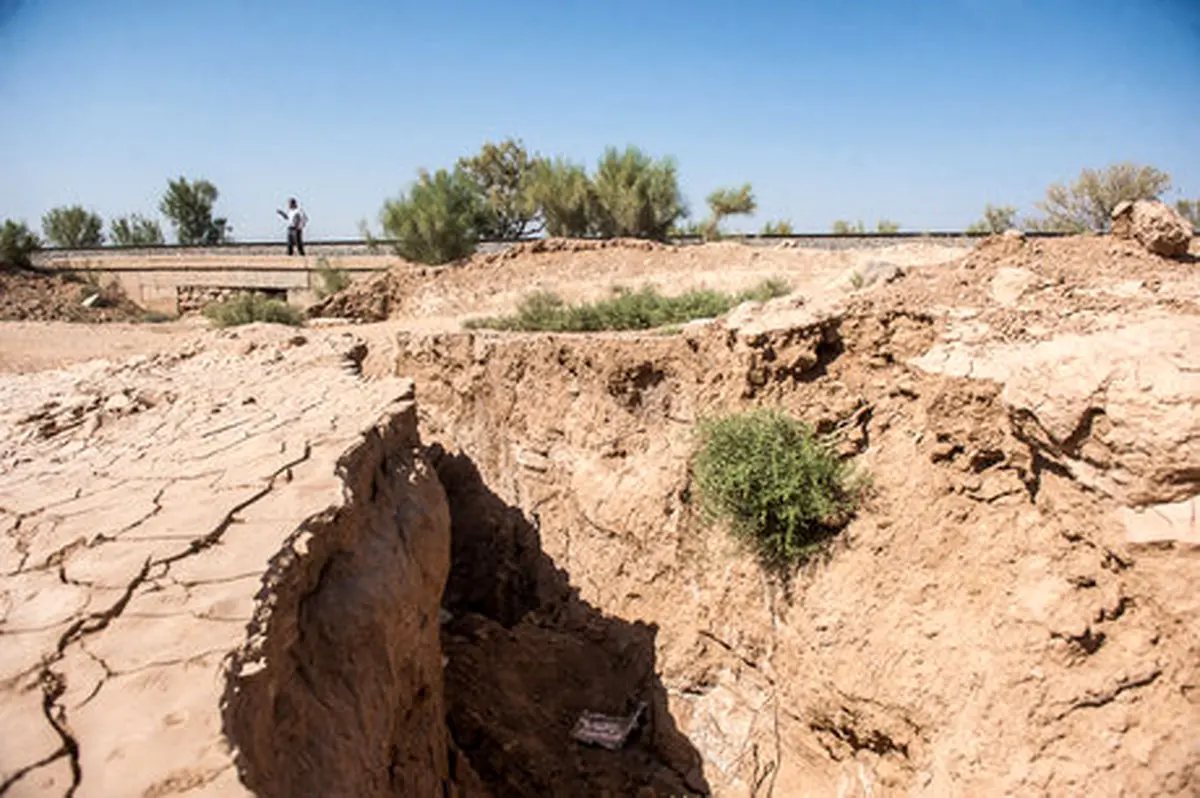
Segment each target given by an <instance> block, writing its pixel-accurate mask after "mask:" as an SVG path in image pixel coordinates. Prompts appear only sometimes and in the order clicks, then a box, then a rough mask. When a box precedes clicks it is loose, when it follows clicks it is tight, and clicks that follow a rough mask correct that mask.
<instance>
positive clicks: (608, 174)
mask: <svg viewBox="0 0 1200 798" xmlns="http://www.w3.org/2000/svg"><path fill="white" fill-rule="evenodd" d="M592 184H593V186H594V187H595V192H596V200H597V203H598V205H599V218H598V222H599V225H598V226H599V232H600V234H601V235H603V236H605V237H606V238H614V237H622V236H628V237H632V238H652V239H658V240H662V239H665V238H666V237H667V233H668V231H669V230H670V229H671V228H672V227H673V226H674V225H675V223H676V221H678V220H679V219H681V218H683V217H685V216H687V208H686V206H685V205H684V202H683V195H682V194H681V193H680V191H679V180H678V177H677V175H676V170H675V162H674V161H673V160H671V159H670V158H662V159H659V160H655V159H654V158H651V157H650V156H649V155H647V154H645V153H643V152H642V151H641V150H639V149H638V148H637V147H626V148H625V150H624V151H620V150H617V149H616V148H615V147H609V148H608V149H607V150H605V152H604V156H603V157H602V158H601V159H600V163H599V165H598V166H597V168H596V176H595V177H594V178H593V180H592Z"/></svg>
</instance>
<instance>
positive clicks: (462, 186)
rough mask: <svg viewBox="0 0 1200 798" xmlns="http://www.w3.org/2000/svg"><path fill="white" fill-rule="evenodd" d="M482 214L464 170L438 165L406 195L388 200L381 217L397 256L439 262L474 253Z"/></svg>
mask: <svg viewBox="0 0 1200 798" xmlns="http://www.w3.org/2000/svg"><path fill="white" fill-rule="evenodd" d="M482 212H483V211H482V208H481V205H480V199H479V195H478V194H477V192H476V188H475V186H474V184H473V183H472V182H471V181H470V180H469V179H468V178H467V177H466V176H465V175H464V174H463V173H462V171H461V170H458V169H456V170H455V171H453V172H448V171H446V170H445V169H439V170H437V171H436V172H434V173H433V174H432V175H430V174H429V173H428V172H425V171H422V172H421V173H420V175H419V177H418V179H417V182H416V183H414V184H413V186H412V188H411V189H410V190H409V192H408V193H407V194H402V195H400V197H399V198H398V199H395V200H389V201H388V202H386V203H385V204H384V206H383V211H382V213H380V216H379V221H380V223H381V224H382V225H383V230H384V233H385V234H386V235H388V236H390V237H392V238H394V239H396V245H395V248H396V254H397V255H399V256H400V257H402V258H404V259H405V260H410V261H415V262H417V263H429V264H434V265H437V264H441V263H449V262H451V261H455V260H459V259H461V258H465V257H467V256H469V255H470V254H471V253H473V252H474V251H475V245H476V244H477V243H479V227H478V225H479V220H480V218H481V214H482Z"/></svg>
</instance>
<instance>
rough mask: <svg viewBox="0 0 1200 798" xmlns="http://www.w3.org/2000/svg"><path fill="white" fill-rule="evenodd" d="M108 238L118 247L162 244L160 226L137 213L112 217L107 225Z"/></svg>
mask: <svg viewBox="0 0 1200 798" xmlns="http://www.w3.org/2000/svg"><path fill="white" fill-rule="evenodd" d="M109 238H110V239H112V242H113V243H114V244H116V245H117V246H119V247H148V246H154V245H156V244H162V243H163V242H164V240H165V239H163V234H162V228H161V227H159V225H158V222H156V221H154V220H153V219H146V218H144V217H142V216H139V215H138V214H136V213H135V214H132V215H130V216H122V217H120V218H118V219H113V221H112V223H111V225H110V226H109Z"/></svg>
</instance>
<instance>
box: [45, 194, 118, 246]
mask: <svg viewBox="0 0 1200 798" xmlns="http://www.w3.org/2000/svg"><path fill="white" fill-rule="evenodd" d="M103 229H104V220H103V219H101V218H100V217H99V216H98V215H96V214H94V213H92V212H90V211H88V210H86V209H85V208H84V207H83V206H82V205H69V206H65V205H64V206H62V207H59V208H54V209H52V210H50V211H47V213H46V215H45V216H43V217H42V232H43V233H45V234H46V240H48V241H49V242H50V243H51V244H53V245H54V246H56V247H64V248H68V249H75V248H78V247H98V246H100V244H101V243H102V242H103V241H104V234H103V233H102V232H100V231H101V230H103Z"/></svg>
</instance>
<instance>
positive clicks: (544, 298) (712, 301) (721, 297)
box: [464, 278, 791, 332]
mask: <svg viewBox="0 0 1200 798" xmlns="http://www.w3.org/2000/svg"><path fill="white" fill-rule="evenodd" d="M790 290H791V286H790V285H788V283H787V282H786V281H784V280H781V279H779V278H772V279H770V280H764V281H763V282H761V283H759V284H758V285H757V286H755V287H754V288H752V289H750V290H749V291H744V292H742V293H740V294H727V293H724V292H720V291H709V290H704V289H701V290H696V291H688V292H687V293H684V294H680V295H678V296H672V297H666V296H663V295H662V294H660V293H659V292H658V290H657V289H656V288H653V287H652V286H646V287H644V288H641V289H640V290H637V291H631V290H629V289H627V288H618V289H616V291H615V295H614V296H613V297H611V298H609V299H602V300H600V301H598V302H590V303H584V304H580V305H568V304H567V303H566V302H564V301H563V300H562V299H561V298H560V297H558V296H557V295H555V294H552V293H549V292H546V291H539V292H538V293H535V294H530V295H529V296H527V297H525V298H524V299H523V300H521V303H520V304H519V305H518V306H517V312H516V313H515V314H513V315H511V316H501V317H494V318H485V319H473V320H471V321H468V322H467V323H466V324H465V325H464V326H466V327H467V328H468V329H481V328H489V329H494V330H522V331H526V332H534V331H537V332H600V331H603V330H650V329H654V328H655V327H663V326H666V325H672V324H682V323H684V322H688V321H692V320H693V319H709V318H713V317H715V316H720V315H721V314H723V313H728V312H729V311H730V310H731V309H732V308H734V307H735V306H737V305H739V304H741V303H742V302H746V301H750V300H754V301H765V300H767V299H772V298H774V297H777V296H782V295H784V294H786V293H788V291H790Z"/></svg>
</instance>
